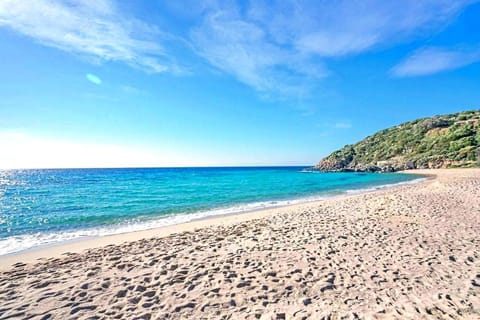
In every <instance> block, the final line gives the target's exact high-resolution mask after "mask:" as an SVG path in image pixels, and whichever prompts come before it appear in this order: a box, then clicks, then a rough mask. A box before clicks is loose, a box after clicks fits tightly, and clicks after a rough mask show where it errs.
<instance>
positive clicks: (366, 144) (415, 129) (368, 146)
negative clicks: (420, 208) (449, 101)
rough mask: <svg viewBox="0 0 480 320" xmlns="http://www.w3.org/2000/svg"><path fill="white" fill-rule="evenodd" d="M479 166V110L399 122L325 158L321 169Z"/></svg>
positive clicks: (393, 169) (372, 170)
mask: <svg viewBox="0 0 480 320" xmlns="http://www.w3.org/2000/svg"><path fill="white" fill-rule="evenodd" d="M475 166H480V110H474V111H465V112H460V113H455V114H448V115H441V116H434V117H430V118H423V119H418V120H414V121H410V122H406V123H403V124H400V125H398V126H395V127H391V128H388V129H385V130H382V131H379V132H377V133H375V134H374V135H372V136H369V137H367V138H365V139H363V140H362V141H360V142H357V143H355V144H353V145H347V146H345V147H343V148H342V149H340V150H337V151H335V152H333V153H332V154H331V155H329V156H328V157H326V158H324V159H322V160H321V161H320V162H319V163H318V164H317V165H316V166H315V167H314V168H315V169H316V170H320V171H371V172H375V171H383V172H392V171H397V170H405V169H415V168H422V169H425V168H452V167H475Z"/></svg>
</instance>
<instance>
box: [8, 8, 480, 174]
mask: <svg viewBox="0 0 480 320" xmlns="http://www.w3.org/2000/svg"><path fill="white" fill-rule="evenodd" d="M478 17H480V2H478V1H469V0H465V1H464V0H457V1H451V0H423V1H417V0H403V1H386V0H382V1H369V0H365V1H341V0H339V1H321V0H319V1H292V0H281V1H263V0H255V1H229V0H224V1H215V0H204V1H202V0H185V1H160V0H158V1H154V0H139V1H115V0H96V1H90V0H0V71H1V72H0V150H1V151H0V168H72V167H82V168H85V167H144V166H148V167H152V166H153V167H157V166H242V165H245V166H255V165H314V164H315V163H317V162H318V161H319V160H320V159H321V158H322V157H324V156H326V155H328V154H329V153H330V152H332V151H334V150H336V149H338V148H341V147H343V146H344V145H346V144H351V143H354V142H356V141H359V140H361V139H363V138H364V137H366V136H368V135H370V134H373V133H375V132H376V131H378V130H381V129H384V128H387V127H390V126H393V125H397V124H400V123H402V122H406V121H410V120H413V119H416V118H420V117H427V116H432V115H436V114H445V113H454V112H459V111H462V110H472V109H479V108H480V107H479V105H480V90H479V88H480V63H479V62H480V19H479V18H478Z"/></svg>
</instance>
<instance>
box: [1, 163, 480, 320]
mask: <svg viewBox="0 0 480 320" xmlns="http://www.w3.org/2000/svg"><path fill="white" fill-rule="evenodd" d="M416 172H417V173H421V174H424V173H427V174H431V175H432V174H433V175H435V177H433V178H431V179H429V180H426V181H424V182H421V183H416V184H409V185H401V186H398V187H395V188H388V189H381V190H378V191H372V192H366V193H361V194H353V195H346V196H340V197H335V198H328V199H325V200H322V201H318V202H315V203H305V204H298V205H293V206H290V207H282V208H274V209H271V210H264V211H261V212H260V213H259V212H252V213H247V214H241V215H232V216H228V217H223V218H218V219H215V220H212V219H208V220H202V221H197V222H193V223H189V224H185V225H181V226H180V227H179V226H174V227H175V228H169V231H168V232H167V231H166V230H164V231H163V232H164V234H162V235H160V234H159V230H154V231H153V232H154V233H156V234H154V236H152V237H148V236H149V235H150V234H146V233H144V232H142V234H140V233H137V234H129V237H130V238H128V239H126V238H125V237H124V236H125V235H122V236H121V237H120V238H117V237H116V236H115V237H111V238H110V239H111V240H113V238H116V240H115V241H113V242H117V243H115V244H113V245H106V246H101V247H98V245H102V244H101V243H100V242H99V241H98V239H92V240H91V241H90V242H89V245H90V246H91V247H90V248H88V249H85V250H84V251H81V252H80V253H68V254H63V255H59V256H56V257H49V258H45V259H42V260H39V261H37V262H36V263H27V264H25V263H17V264H15V265H14V266H12V267H11V268H9V269H8V270H3V271H0V288H2V290H0V304H1V305H2V309H1V310H0V317H3V318H39V319H40V318H42V319H45V318H55V319H57V318H58V319H66V318H78V319H87V318H92V317H93V318H95V317H96V318H123V319H218V318H226V319H263V320H266V319H268V320H278V319H350V318H351V319H353V318H359V319H447V318H448V319H478V318H479V317H480V237H479V236H478V226H479V225H480V198H479V197H478V194H480V168H477V169H445V170H441V169H440V170H428V171H426V172H425V171H416ZM409 173H411V172H409ZM157 231H158V232H157ZM104 240H105V239H104ZM102 241H103V240H102ZM123 241H125V242H123ZM86 244H87V243H83V244H82V245H86ZM92 246H94V247H92ZM87 247H88V246H87ZM70 251H71V250H70ZM52 254H53V253H52Z"/></svg>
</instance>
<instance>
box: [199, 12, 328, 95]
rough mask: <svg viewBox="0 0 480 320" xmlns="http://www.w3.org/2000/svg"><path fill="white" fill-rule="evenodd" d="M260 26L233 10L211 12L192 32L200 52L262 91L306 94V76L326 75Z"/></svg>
mask: <svg viewBox="0 0 480 320" xmlns="http://www.w3.org/2000/svg"><path fill="white" fill-rule="evenodd" d="M268 36H269V35H268V34H267V33H266V31H265V30H264V29H262V28H261V27H260V26H259V25H257V24H255V23H252V22H249V21H247V20H244V19H242V18H241V17H240V16H238V15H237V14H236V13H235V12H232V11H224V10H220V11H215V12H211V13H208V14H207V15H206V17H205V19H204V21H203V23H202V24H201V25H200V26H198V27H197V28H195V29H194V30H193V31H192V33H191V38H192V41H193V43H194V45H195V48H196V51H197V53H198V54H199V55H200V56H202V57H204V58H205V59H207V60H208V62H210V63H211V64H212V65H214V66H215V67H217V68H219V69H221V70H223V71H225V72H227V73H229V74H232V75H234V76H235V77H236V78H237V79H238V80H240V81H241V82H243V83H246V84H248V85H250V86H252V87H254V88H255V89H256V90H258V91H262V92H268V91H279V92H283V93H288V94H297V95H298V94H302V89H303V84H302V81H304V80H302V78H304V77H307V78H308V77H312V78H315V77H322V76H324V75H325V71H324V70H323V67H322V65H314V64H313V63H311V62H310V61H309V60H308V59H305V58H304V57H301V56H298V55H296V54H295V53H294V52H292V51H290V50H287V49H285V48H281V47H280V46H277V45H275V44H274V43H271V42H270V41H269V40H268Z"/></svg>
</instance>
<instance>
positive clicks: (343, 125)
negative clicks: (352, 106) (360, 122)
mask: <svg viewBox="0 0 480 320" xmlns="http://www.w3.org/2000/svg"><path fill="white" fill-rule="evenodd" d="M351 127H352V123H351V122H350V121H337V122H335V123H334V124H333V128H335V129H350V128H351Z"/></svg>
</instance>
